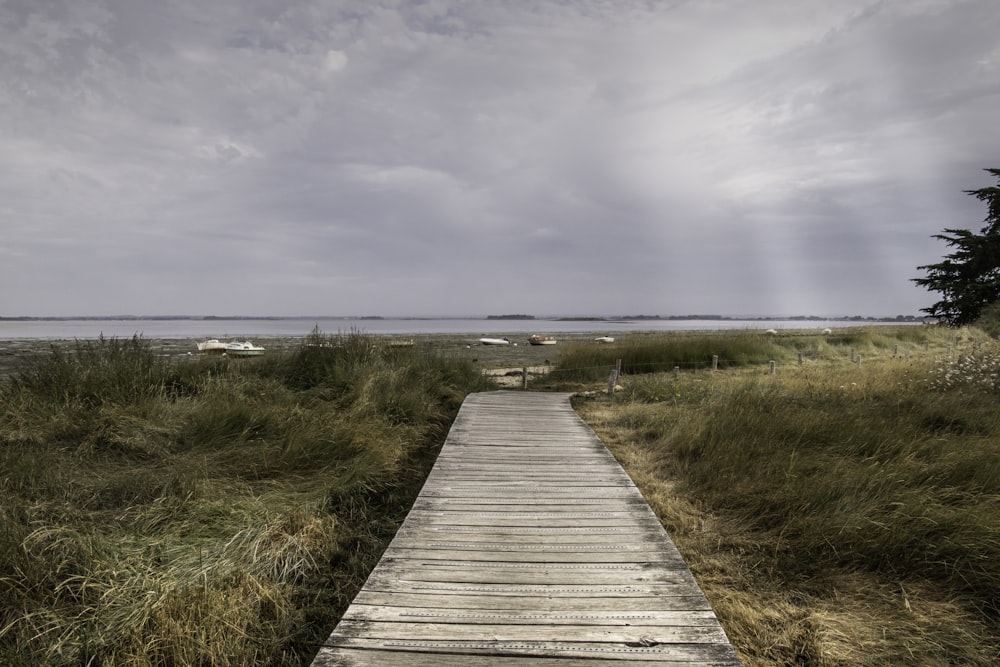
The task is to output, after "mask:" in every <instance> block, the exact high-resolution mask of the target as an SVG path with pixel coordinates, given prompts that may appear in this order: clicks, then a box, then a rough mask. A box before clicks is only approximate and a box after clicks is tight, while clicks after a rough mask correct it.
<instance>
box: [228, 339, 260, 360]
mask: <svg viewBox="0 0 1000 667" xmlns="http://www.w3.org/2000/svg"><path fill="white" fill-rule="evenodd" d="M262 354H264V348H262V347H260V346H259V345H254V344H253V343H251V342H250V341H248V340H244V341H234V342H232V343H226V350H225V355H226V356H227V357H259V356H260V355H262Z"/></svg>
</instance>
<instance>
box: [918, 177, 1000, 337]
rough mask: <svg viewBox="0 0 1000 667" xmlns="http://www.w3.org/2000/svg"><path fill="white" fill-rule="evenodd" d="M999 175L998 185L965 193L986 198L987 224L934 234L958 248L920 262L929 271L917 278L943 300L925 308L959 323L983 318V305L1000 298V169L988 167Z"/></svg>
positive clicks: (932, 315)
mask: <svg viewBox="0 0 1000 667" xmlns="http://www.w3.org/2000/svg"><path fill="white" fill-rule="evenodd" d="M986 171H987V172H989V173H990V174H992V175H993V176H995V177H996V178H997V185H996V186H991V187H986V188H980V189H979V190H966V191H965V193H966V194H969V195H972V196H974V197H976V199H979V200H980V201H984V202H986V205H987V215H986V224H985V226H983V228H982V229H981V230H980V232H979V233H978V234H975V233H973V232H972V231H970V230H968V229H945V230H944V232H942V233H941V234H935V235H934V236H933V237H932V238H936V239H940V240H942V241H944V242H945V243H947V244H948V245H949V246H950V247H952V248H954V249H955V250H954V252H952V253H951V254H949V255H945V258H944V261H942V262H938V263H937V264H928V265H926V266H918V267H917V268H918V269H922V270H925V271H926V272H927V275H926V277H924V278H913V282H915V283H916V284H918V285H920V286H921V287H926V288H927V289H929V290H930V291H932V292H940V293H941V300H940V301H938V302H937V303H935V304H934V305H932V306H930V307H929V308H924V309H923V312H925V313H927V314H928V315H930V316H931V317H934V318H937V319H938V320H940V321H942V322H946V323H948V324H952V325H955V326H958V325H962V324H970V323H972V322H975V321H976V320H977V319H979V316H980V314H981V313H982V311H983V309H984V308H986V307H987V306H989V305H990V304H993V303H997V302H1000V169H987V170H986Z"/></svg>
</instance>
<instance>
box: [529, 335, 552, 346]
mask: <svg viewBox="0 0 1000 667" xmlns="http://www.w3.org/2000/svg"><path fill="white" fill-rule="evenodd" d="M528 342H529V343H531V344H532V345H555V344H556V339H555V338H552V337H551V336H542V335H539V334H535V335H534V336H529V337H528Z"/></svg>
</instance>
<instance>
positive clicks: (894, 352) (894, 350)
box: [892, 345, 899, 357]
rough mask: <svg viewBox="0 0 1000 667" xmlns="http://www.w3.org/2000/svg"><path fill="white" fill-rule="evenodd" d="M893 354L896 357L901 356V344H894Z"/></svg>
mask: <svg viewBox="0 0 1000 667" xmlns="http://www.w3.org/2000/svg"><path fill="white" fill-rule="evenodd" d="M892 356H894V357H896V356H899V345H893V346H892Z"/></svg>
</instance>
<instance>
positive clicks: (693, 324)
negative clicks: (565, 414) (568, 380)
mask: <svg viewBox="0 0 1000 667" xmlns="http://www.w3.org/2000/svg"><path fill="white" fill-rule="evenodd" d="M875 324H901V322H894V321H876V320H857V319H850V320H838V319H830V320H812V319H810V320H803V319H790V320H780V319H676V320H675V319H568V318H565V319H564V318H535V319H502V318H489V319H487V318H478V319H477V318H466V319H463V318H440V319H420V318H408V319H391V318H385V319H383V318H346V317H345V318H335V317H327V318H262V319H242V318H241V319H219V318H211V319H199V318H178V319H163V318H153V319H142V318H127V319H32V320H10V319H8V320H0V339H40V340H74V339H80V340H86V339H94V338H98V337H99V336H104V337H105V338H131V337H132V336H141V337H143V338H148V339H193V340H201V339H206V338H226V339H243V338H251V339H253V338H268V337H282V338H290V337H292V338H294V337H297V336H302V337H303V338H304V337H306V336H308V335H309V334H310V333H311V332H312V331H313V330H318V331H319V332H320V333H321V334H324V335H332V334H346V333H355V332H356V333H365V334H387V335H420V334H469V335H479V336H504V335H508V334H525V333H541V334H557V333H612V332H618V333H628V332H639V331H717V330H734V329H735V330H740V329H760V330H766V329H776V330H782V329H790V330H797V331H811V330H815V331H817V332H818V331H821V330H823V329H825V328H837V327H850V326H867V325H875Z"/></svg>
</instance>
